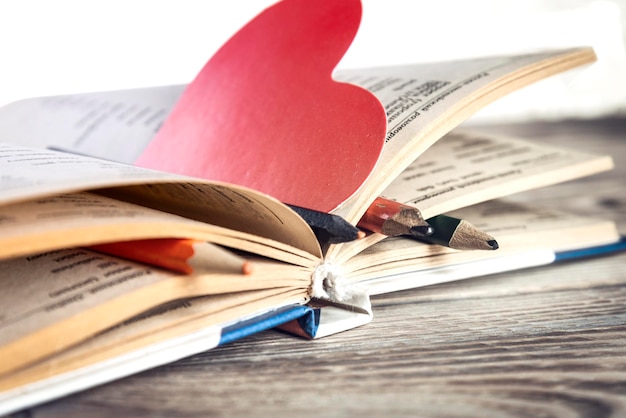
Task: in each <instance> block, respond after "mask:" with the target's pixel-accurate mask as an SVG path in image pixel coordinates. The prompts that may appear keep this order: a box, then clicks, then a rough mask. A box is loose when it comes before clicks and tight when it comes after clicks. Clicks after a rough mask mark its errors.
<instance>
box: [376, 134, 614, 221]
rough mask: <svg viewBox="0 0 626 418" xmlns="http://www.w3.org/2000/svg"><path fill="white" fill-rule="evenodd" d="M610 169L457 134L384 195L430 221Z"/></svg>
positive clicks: (532, 146) (518, 142)
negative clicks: (412, 209)
mask: <svg viewBox="0 0 626 418" xmlns="http://www.w3.org/2000/svg"><path fill="white" fill-rule="evenodd" d="M612 167H613V161H612V159H611V157H609V156H606V155H593V154H588V153H584V152H578V151H576V150H572V149H569V148H568V149H566V148H561V147H554V146H549V145H543V144H540V143H536V142H533V141H530V140H525V139H516V138H510V137H504V136H493V135H483V134H480V133H474V132H465V131H457V132H453V133H451V134H448V135H446V136H445V137H444V138H443V139H442V140H440V141H438V142H437V143H436V144H434V145H433V146H431V147H430V148H429V149H428V150H427V151H426V152H424V154H422V155H421V156H420V157H419V158H418V159H417V160H416V161H414V162H413V163H412V164H410V165H409V166H408V167H407V168H406V169H405V170H404V171H403V172H402V174H400V175H399V176H398V177H396V178H395V179H394V180H393V181H392V182H391V184H390V185H389V186H388V187H387V188H386V189H385V190H384V191H383V192H382V195H383V196H384V197H386V198H388V199H392V200H396V201H399V202H403V203H407V204H410V205H412V206H416V207H418V208H419V209H420V211H421V212H422V215H423V216H424V218H426V219H428V218H431V217H433V216H435V215H438V214H441V213H446V212H449V211H452V210H455V209H458V208H462V207H465V206H470V205H474V204H476V203H480V202H483V201H486V200H490V199H495V198H498V197H503V196H506V195H511V194H514V193H518V192H522V191H525V190H530V189H535V188H539V187H544V186H548V185H551V184H557V183H561V182H564V181H567V180H573V179H576V178H580V177H585V176H589V175H592V174H596V173H599V172H602V171H606V170H610V169H611V168H612Z"/></svg>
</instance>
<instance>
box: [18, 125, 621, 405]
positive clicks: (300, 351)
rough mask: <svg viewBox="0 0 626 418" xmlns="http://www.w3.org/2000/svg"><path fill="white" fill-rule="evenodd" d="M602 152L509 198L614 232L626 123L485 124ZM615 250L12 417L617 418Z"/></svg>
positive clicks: (251, 345) (199, 359) (413, 299)
mask: <svg viewBox="0 0 626 418" xmlns="http://www.w3.org/2000/svg"><path fill="white" fill-rule="evenodd" d="M484 128H486V129H488V130H490V131H493V132H496V131H498V132H513V133H516V134H518V135H520V136H526V137H534V138H540V139H541V140H545V141H546V142H549V143H555V144H565V145H568V146H570V145H571V146H572V147H575V148H578V149H586V150H591V151H597V152H601V153H607V152H608V153H611V154H612V155H613V156H614V158H615V160H616V165H617V168H616V170H614V171H613V172H612V173H607V174H602V175H598V176H595V177H593V178H589V179H585V180H582V181H576V182H572V183H569V184H564V185H559V186H555V187H551V188H549V189H545V190H539V191H533V192H529V193H524V194H522V195H520V196H517V197H516V199H518V200H520V201H529V200H531V201H536V202H538V203H541V204H545V205H554V206H555V207H561V208H568V209H569V210H571V211H573V212H577V213H581V214H586V215H590V216H591V215H593V216H600V217H605V218H610V219H613V220H615V221H617V222H618V225H619V228H620V231H621V232H622V233H626V185H625V183H624V180H625V179H626V177H625V175H624V174H626V137H625V136H626V121H624V120H620V119H613V120H603V121H586V122H581V121H572V122H567V123H539V124H533V125H517V126H496V127H484ZM625 266H626V254H619V255H613V256H609V257H603V258H594V259H588V260H585V261H575V262H565V263H562V264H559V265H552V266H548V267H541V268H534V269H528V270H524V271H518V272H514V273H508V274H498V275H493V276H488V277H481V278H476V279H471V280H467V281H464V282H457V283H448V284H444V285H438V286H431V287H428V288H422V289H416V290H411V291H405V292H398V293H395V294H390V295H385V296H378V297H376V298H375V299H374V300H373V305H374V313H375V318H374V321H373V322H372V323H371V324H368V325H366V326H364V327H361V328H358V329H355V330H351V331H347V332H344V333H342V334H340V335H335V336H331V337H328V338H325V339H322V340H319V341H304V340H301V339H298V338H295V337H291V336H288V335H285V334H281V333H279V332H277V331H268V332H264V333H261V334H258V335H255V336H252V337H249V338H246V339H244V340H241V341H237V342H234V343H232V344H229V345H227V346H224V347H221V348H218V349H215V350H212V351H209V352H206V353H203V354H199V355H196V356H193V357H190V358H187V359H184V360H181V361H179V362H177V363H173V364H171V365H167V366H163V367H159V368H157V369H153V370H150V371H147V372H144V373H141V374H138V375H135V376H132V377H129V378H126V379H123V380H120V381H117V382H113V383H110V384H107V385H104V386H101V387H98V388H95V389H92V390H88V391H85V392H83V393H79V394H76V395H73V396H69V397H66V398H64V399H61V400H58V401H54V402H51V403H48V404H45V405H41V406H38V407H34V408H31V409H29V410H26V411H22V412H20V413H17V414H14V416H15V417H127V416H153V417H178V416H180V417H191V416H203V417H204V416H206V417H222V416H223V417H238V416H270V417H278V416H289V417H296V416H304V417H306V416H324V417H339V416H362V417H370V416H371V417H389V416H411V417H414V416H427V417H463V416H480V417H527V416H531V417H609V416H626V272H625V269H624V267H625Z"/></svg>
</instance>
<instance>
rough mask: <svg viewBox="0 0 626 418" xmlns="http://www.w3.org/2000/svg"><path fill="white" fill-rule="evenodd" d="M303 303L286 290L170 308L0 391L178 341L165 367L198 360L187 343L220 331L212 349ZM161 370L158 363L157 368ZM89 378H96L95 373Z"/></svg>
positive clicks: (34, 369)
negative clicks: (249, 324)
mask: <svg viewBox="0 0 626 418" xmlns="http://www.w3.org/2000/svg"><path fill="white" fill-rule="evenodd" d="M304 302H306V300H305V299H303V298H302V295H301V292H298V291H289V290H287V291H286V290H284V289H268V290H260V291H249V292H240V293H232V294H224V295H214V296H205V297H198V298H192V299H183V300H178V301H174V302H170V303H167V304H165V305H161V306H158V307H156V308H154V309H151V310H149V311H147V312H144V313H142V314H140V315H137V316H135V317H132V318H130V319H128V320H126V321H124V322H122V323H120V324H118V325H116V326H114V327H113V328H110V329H107V330H105V331H103V332H101V333H99V334H97V335H95V336H93V337H91V338H89V339H88V340H86V341H84V342H82V343H80V344H77V345H75V346H74V347H71V348H69V349H67V350H64V351H62V352H60V353H57V354H55V355H53V356H50V357H48V358H46V359H44V360H42V361H40V362H37V363H35V364H33V365H32V366H30V367H25V368H23V369H21V370H18V371H17V372H14V373H10V374H8V375H5V376H3V377H0V391H6V390H8V389H11V388H16V387H20V386H23V385H25V384H27V383H31V382H36V381H38V380H41V379H44V378H52V377H53V376H56V375H60V374H65V373H71V374H70V375H69V376H68V375H66V376H65V379H68V378H69V377H70V376H72V374H73V373H76V372H77V371H78V370H80V369H83V370H85V368H88V367H90V366H93V365H96V364H98V363H100V362H102V361H105V360H109V361H110V360H111V359H115V358H120V356H122V355H128V353H132V352H141V351H142V350H146V349H149V350H152V351H155V350H154V346H155V345H160V344H164V343H167V344H172V343H174V342H175V341H176V339H178V338H180V339H183V341H181V344H182V346H179V347H178V350H177V351H178V356H177V357H176V358H174V359H172V358H167V359H163V361H162V362H169V361H173V360H177V359H179V358H181V357H183V356H185V355H190V354H195V352H194V351H192V352H189V348H191V347H189V348H185V347H187V345H188V344H187V343H188V341H185V340H186V339H187V338H189V336H190V335H192V334H193V333H196V332H204V331H206V330H209V329H211V328H212V327H216V328H217V329H216V331H217V332H216V334H217V340H216V341H215V344H214V345H217V344H218V342H219V336H220V334H221V330H222V328H223V327H224V326H228V325H232V324H234V323H238V322H241V321H245V320H247V319H249V318H250V317H253V316H256V315H254V313H263V312H267V311H268V310H275V309H277V308H280V307H283V306H285V305H292V304H302V303H304ZM212 347H213V346H212V345H210V344H209V342H208V341H206V338H205V339H204V344H203V347H202V348H201V350H197V351H206V350H207V349H210V348H212ZM158 364H160V363H157V364H155V365H158ZM87 370H88V369H87ZM85 371H86V370H85ZM85 371H84V372H85ZM84 372H83V373H84ZM90 374H93V371H92V373H90ZM79 389H84V388H82V387H81V388H79ZM11 395H15V394H11V393H4V394H0V401H1V400H2V399H4V398H6V397H10V396H11Z"/></svg>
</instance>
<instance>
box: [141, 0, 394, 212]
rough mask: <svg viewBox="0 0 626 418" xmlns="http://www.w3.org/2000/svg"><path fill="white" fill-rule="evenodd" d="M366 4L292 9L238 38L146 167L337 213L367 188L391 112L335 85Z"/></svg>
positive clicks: (283, 6) (297, 2) (304, 4)
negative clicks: (336, 73)
mask: <svg viewBox="0 0 626 418" xmlns="http://www.w3.org/2000/svg"><path fill="white" fill-rule="evenodd" d="M360 19H361V4H360V2H359V1H358V0H324V1H310V0H284V1H282V2H280V3H277V4H276V5H274V6H272V7H270V8H268V9H266V10H265V11H264V12H262V13H261V14H260V15H258V16H257V17H256V18H255V19H254V20H252V21H251V22H250V23H248V24H247V25H246V26H245V27H243V28H242V29H241V30H240V31H239V32H238V33H236V34H235V35H234V36H233V37H232V38H231V39H230V40H229V41H228V42H227V43H226V44H224V46H223V47H222V48H221V49H220V50H219V51H218V52H217V53H216V55H214V56H213V57H212V58H211V60H210V61H209V62H208V63H207V64H206V65H205V67H204V68H203V69H202V71H201V72H200V74H199V75H198V76H197V77H196V79H195V80H194V81H193V83H191V84H190V85H189V86H188V87H187V89H186V90H185V92H184V93H183V95H182V97H181V98H180V101H179V102H178V103H177V104H176V106H175V108H174V110H173V112H172V114H171V115H170V116H169V117H168V119H167V120H166V121H165V123H164V125H163V127H162V128H161V129H160V131H159V132H158V134H157V136H156V137H155V138H154V139H153V141H152V142H151V143H150V145H149V146H148V147H147V148H146V150H145V151H144V153H143V154H142V155H141V156H140V157H139V159H138V160H137V161H136V163H137V164H138V165H141V166H145V167H150V168H156V169H160V170H165V171H170V172H175V173H180V174H186V175H190V176H195V177H202V178H206V179H210V180H219V181H225V182H230V183H235V184H239V185H243V186H247V187H251V188H253V189H257V190H260V191H262V192H265V193H267V194H270V195H272V196H274V197H275V198H277V199H279V200H282V201H283V202H286V203H289V204H292V205H298V206H303V207H308V208H310V209H316V210H321V211H325V212H329V211H331V210H332V209H334V208H336V207H337V206H339V205H340V204H341V203H342V202H344V201H345V200H346V199H347V198H348V197H350V196H351V195H352V194H353V193H354V192H355V191H356V190H357V189H358V188H359V187H360V186H361V184H362V183H363V182H364V181H365V179H366V178H367V177H368V175H369V174H370V172H371V170H372V168H373V167H374V165H375V164H376V161H377V159H378V157H379V155H380V152H381V150H382V146H383V144H384V138H385V130H386V117H385V112H384V109H383V107H382V105H381V104H380V102H379V101H378V99H376V98H375V97H374V96H373V95H372V94H371V93H369V92H368V91H366V90H364V89H362V88H360V87H356V86H354V85H350V84H346V83H339V82H335V81H333V80H332V77H331V74H332V71H333V69H334V67H335V66H336V65H337V63H338V62H339V60H340V59H341V58H342V56H343V55H344V53H345V52H346V50H347V49H348V47H349V45H350V43H351V42H352V40H353V39H354V36H355V35H356V32H357V30H358V26H359V23H360Z"/></svg>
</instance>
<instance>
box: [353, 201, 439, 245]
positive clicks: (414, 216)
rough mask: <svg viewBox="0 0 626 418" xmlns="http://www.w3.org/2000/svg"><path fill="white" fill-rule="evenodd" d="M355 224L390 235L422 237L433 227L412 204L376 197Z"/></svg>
mask: <svg viewBox="0 0 626 418" xmlns="http://www.w3.org/2000/svg"><path fill="white" fill-rule="evenodd" d="M357 226H358V227H359V228H363V229H367V230H369V231H372V232H378V233H380V234H384V235H387V236H390V237H395V236H398V235H411V236H414V237H417V238H423V237H427V236H429V235H431V234H432V233H433V227H432V226H431V225H430V224H429V223H428V222H426V221H425V220H424V218H423V217H422V213H421V212H420V211H419V209H417V208H416V207H413V206H408V205H404V204H402V203H398V202H396V201H393V200H389V199H385V198H383V197H378V198H376V200H375V201H374V202H373V203H372V204H371V205H370V206H369V208H367V212H365V214H364V215H363V217H361V220H360V221H359V222H358V224H357Z"/></svg>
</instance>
